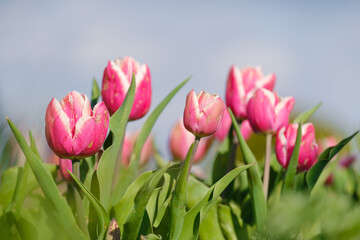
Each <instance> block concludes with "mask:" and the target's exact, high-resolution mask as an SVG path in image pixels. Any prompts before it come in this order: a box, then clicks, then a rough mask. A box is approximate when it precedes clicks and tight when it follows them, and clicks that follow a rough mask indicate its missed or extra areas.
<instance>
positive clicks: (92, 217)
mask: <svg viewBox="0 0 360 240" xmlns="http://www.w3.org/2000/svg"><path fill="white" fill-rule="evenodd" d="M96 171H97V170H95V171H94V172H93V174H92V178H91V183H90V191H91V193H92V194H93V195H94V197H95V198H96V199H100V186H99V180H98V178H97V172H96ZM84 185H85V184H84ZM85 186H86V185H85ZM85 200H87V204H88V205H87V206H85ZM84 208H85V209H86V208H88V210H89V212H88V218H89V221H88V231H89V235H90V239H96V236H97V232H98V229H99V222H100V221H99V220H100V219H98V214H97V211H96V207H95V206H94V205H93V204H91V202H90V200H89V199H88V198H86V199H84Z"/></svg>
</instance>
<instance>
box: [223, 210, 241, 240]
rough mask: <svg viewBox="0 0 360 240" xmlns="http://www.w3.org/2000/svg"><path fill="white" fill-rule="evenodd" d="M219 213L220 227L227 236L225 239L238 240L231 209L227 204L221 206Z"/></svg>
mask: <svg viewBox="0 0 360 240" xmlns="http://www.w3.org/2000/svg"><path fill="white" fill-rule="evenodd" d="M218 212H219V222H220V226H221V229H222V231H223V233H224V235H225V238H226V239H229V240H237V239H238V238H237V236H236V231H235V226H234V223H233V218H232V214H231V209H230V207H229V206H228V205H225V204H219V206H218Z"/></svg>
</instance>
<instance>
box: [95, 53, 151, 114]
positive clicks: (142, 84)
mask: <svg viewBox="0 0 360 240" xmlns="http://www.w3.org/2000/svg"><path fill="white" fill-rule="evenodd" d="M133 72H134V74H135V80H136V90H135V99H134V104H133V106H132V108H131V112H130V116H129V120H136V119H139V118H142V117H143V116H144V115H145V114H146V113H147V112H148V111H149V109H150V105H151V76H150V70H149V68H148V66H147V65H146V64H142V65H140V64H139V63H138V62H136V61H135V60H134V59H133V58H131V57H125V58H117V59H115V61H109V63H108V65H107V67H106V68H105V70H104V76H103V82H102V90H101V96H102V99H103V100H104V102H105V104H106V107H107V108H108V109H109V112H110V114H111V115H112V114H114V113H115V112H116V110H117V109H118V108H119V107H120V106H121V104H122V103H123V101H124V99H125V96H126V94H127V91H128V89H129V87H130V84H131V79H132V74H133Z"/></svg>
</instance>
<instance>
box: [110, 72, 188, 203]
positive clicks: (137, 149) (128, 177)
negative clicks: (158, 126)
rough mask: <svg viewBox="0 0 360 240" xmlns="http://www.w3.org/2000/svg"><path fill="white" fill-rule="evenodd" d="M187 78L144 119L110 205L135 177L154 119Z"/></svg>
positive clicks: (119, 196) (121, 194)
mask: <svg viewBox="0 0 360 240" xmlns="http://www.w3.org/2000/svg"><path fill="white" fill-rule="evenodd" d="M189 80H190V78H188V79H186V80H185V81H183V82H182V83H180V84H179V85H178V86H177V87H176V88H175V89H174V90H172V91H171V92H170V93H169V94H168V95H167V96H166V97H165V98H164V100H162V101H161V103H159V105H158V106H157V107H156V108H155V109H154V111H153V112H152V113H151V114H150V115H149V117H148V118H147V119H146V121H145V123H144V125H143V126H142V128H141V131H140V133H139V135H138V137H137V138H136V142H135V145H134V151H133V154H132V156H131V159H130V166H129V168H128V169H127V171H125V172H124V174H122V175H120V179H119V181H118V184H117V185H116V186H115V189H114V191H113V193H112V195H111V200H110V202H111V205H112V206H115V205H116V204H117V203H118V202H119V201H120V199H121V198H122V196H123V195H124V193H125V191H126V189H127V188H128V186H129V185H130V184H131V183H132V182H133V180H134V179H135V176H136V172H137V170H138V166H139V162H140V154H141V149H142V147H143V145H144V143H145V140H146V139H147V138H148V136H149V134H150V132H151V129H152V128H153V126H154V124H155V122H156V120H157V119H158V117H159V116H160V114H161V113H162V111H163V110H164V108H165V107H166V106H167V104H168V103H169V102H170V100H171V99H172V98H173V97H174V96H175V94H176V93H177V92H178V91H179V90H180V89H181V88H182V87H183V86H184V85H185V84H186V83H187V82H188V81H189Z"/></svg>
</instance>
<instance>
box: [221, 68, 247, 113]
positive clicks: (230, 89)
mask: <svg viewBox="0 0 360 240" xmlns="http://www.w3.org/2000/svg"><path fill="white" fill-rule="evenodd" d="M245 97H246V94H245V89H244V85H243V80H242V74H241V72H240V70H239V69H238V68H237V67H236V66H234V65H233V66H232V67H231V69H230V72H229V75H228V79H227V82H226V99H225V100H226V105H227V106H228V107H229V108H230V109H231V110H232V111H233V112H234V114H235V116H236V118H237V119H241V118H244V117H246V103H245Z"/></svg>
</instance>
